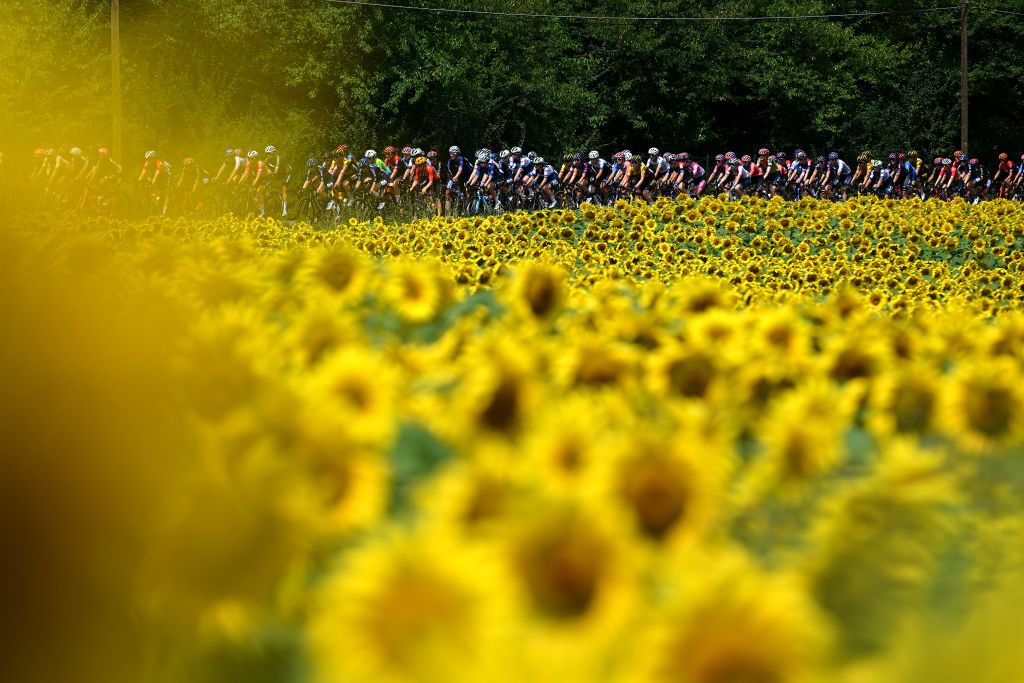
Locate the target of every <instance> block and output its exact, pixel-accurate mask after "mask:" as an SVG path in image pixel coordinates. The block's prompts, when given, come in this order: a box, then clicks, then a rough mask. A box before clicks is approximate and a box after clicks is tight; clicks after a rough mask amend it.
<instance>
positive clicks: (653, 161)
mask: <svg viewBox="0 0 1024 683" xmlns="http://www.w3.org/2000/svg"><path fill="white" fill-rule="evenodd" d="M660 155H661V152H660V151H659V150H658V148H657V147H651V148H650V149H649V150H647V161H645V162H644V163H643V164H641V166H640V178H639V180H638V181H637V184H636V188H635V189H636V191H637V192H639V193H640V195H641V196H642V197H643V198H644V199H645V200H646V201H647V202H648V203H650V202H653V201H654V196H653V194H652V192H651V188H652V187H657V185H658V182H659V181H660V180H661V178H662V177H663V176H664V175H666V174H667V173H668V164H667V163H666V162H665V159H664V158H663V157H662V156H660Z"/></svg>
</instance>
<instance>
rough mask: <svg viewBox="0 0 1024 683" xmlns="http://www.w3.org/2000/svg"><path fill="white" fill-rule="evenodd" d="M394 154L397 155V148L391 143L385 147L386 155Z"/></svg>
mask: <svg viewBox="0 0 1024 683" xmlns="http://www.w3.org/2000/svg"><path fill="white" fill-rule="evenodd" d="M394 155H395V148H394V147H392V146H391V145H388V146H387V147H385V148H384V156H389V157H390V156H394Z"/></svg>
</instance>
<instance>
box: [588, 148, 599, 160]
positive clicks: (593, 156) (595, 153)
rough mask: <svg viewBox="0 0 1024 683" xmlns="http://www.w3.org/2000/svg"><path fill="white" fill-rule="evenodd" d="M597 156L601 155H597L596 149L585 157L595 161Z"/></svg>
mask: <svg viewBox="0 0 1024 683" xmlns="http://www.w3.org/2000/svg"><path fill="white" fill-rule="evenodd" d="M599 156H601V155H600V154H598V153H597V150H596V149H593V150H590V154H588V155H587V157H589V158H590V159H597V158H598V157H599Z"/></svg>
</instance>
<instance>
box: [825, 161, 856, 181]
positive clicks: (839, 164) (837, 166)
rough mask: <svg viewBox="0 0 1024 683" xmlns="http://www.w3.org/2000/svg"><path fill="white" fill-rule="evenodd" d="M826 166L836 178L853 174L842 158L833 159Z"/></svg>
mask: <svg viewBox="0 0 1024 683" xmlns="http://www.w3.org/2000/svg"><path fill="white" fill-rule="evenodd" d="M828 168H829V170H830V171H832V175H833V176H835V177H836V178H842V177H845V176H848V175H852V174H853V169H851V168H850V166H849V165H848V164H847V163H846V162H845V161H843V160H842V159H836V160H835V161H832V162H830V163H829V166H828Z"/></svg>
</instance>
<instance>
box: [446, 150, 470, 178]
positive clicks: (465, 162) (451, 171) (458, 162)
mask: <svg viewBox="0 0 1024 683" xmlns="http://www.w3.org/2000/svg"><path fill="white" fill-rule="evenodd" d="M445 167H446V169H447V171H448V177H449V178H450V179H451V180H453V181H454V180H455V176H456V175H458V173H459V171H462V175H461V176H459V179H458V182H460V183H465V182H466V181H467V180H468V179H469V174H470V173H471V172H472V168H471V165H470V163H469V159H467V158H466V157H464V156H462V155H461V154H460V155H459V156H457V157H455V158H454V159H452V158H451V157H449V158H448V161H447V163H446V164H445Z"/></svg>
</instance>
